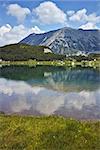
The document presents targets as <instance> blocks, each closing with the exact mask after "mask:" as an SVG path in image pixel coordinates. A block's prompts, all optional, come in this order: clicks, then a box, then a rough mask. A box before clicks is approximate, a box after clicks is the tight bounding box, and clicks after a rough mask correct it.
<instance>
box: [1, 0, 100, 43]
mask: <svg viewBox="0 0 100 150" xmlns="http://www.w3.org/2000/svg"><path fill="white" fill-rule="evenodd" d="M64 26H68V27H72V28H76V29H77V28H83V29H99V28H100V1H99V0H84V1H82V0H77V1H76V0H69V1H68V0H51V1H50V0H48V1H46V0H16V1H14V0H5V1H4V0H1V1H0V45H5V44H9V43H15V42H18V41H20V40H21V39H22V38H24V37H25V36H27V35H28V34H30V33H33V32H35V33H41V32H47V31H50V30H54V29H58V28H62V27H64ZM7 41H8V42H7Z"/></svg>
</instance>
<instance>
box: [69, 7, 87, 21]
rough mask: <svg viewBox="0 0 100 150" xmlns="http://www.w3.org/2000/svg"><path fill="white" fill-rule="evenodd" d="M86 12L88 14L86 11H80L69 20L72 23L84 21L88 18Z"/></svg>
mask: <svg viewBox="0 0 100 150" xmlns="http://www.w3.org/2000/svg"><path fill="white" fill-rule="evenodd" d="M86 12H87V10H86V9H81V10H78V11H77V12H75V13H73V14H72V16H71V17H70V18H69V20H70V21H84V20H86V18H87V15H86Z"/></svg>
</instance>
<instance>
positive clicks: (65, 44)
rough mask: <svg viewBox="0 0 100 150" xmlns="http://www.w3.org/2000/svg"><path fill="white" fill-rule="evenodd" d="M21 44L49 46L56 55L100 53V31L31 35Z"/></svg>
mask: <svg viewBox="0 0 100 150" xmlns="http://www.w3.org/2000/svg"><path fill="white" fill-rule="evenodd" d="M20 43H26V44H29V45H44V46H48V47H49V48H50V49H52V51H53V52H54V53H58V54H72V53H75V54H76V53H80V52H81V53H98V52H99V53H100V30H83V29H77V30H76V29H72V28H67V27H65V28H61V29H58V30H54V31H50V32H47V33H42V34H35V33H33V34H30V35H29V36H28V37H26V38H24V39H23V40H22V41H20Z"/></svg>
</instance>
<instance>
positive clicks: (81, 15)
mask: <svg viewBox="0 0 100 150" xmlns="http://www.w3.org/2000/svg"><path fill="white" fill-rule="evenodd" d="M71 12H72V11H71ZM69 20H70V21H79V22H92V23H99V22H100V16H97V15H96V13H92V14H89V15H88V14H87V10H86V9H85V8H84V9H81V10H78V11H77V12H74V11H73V13H72V14H71V16H70V17H69Z"/></svg>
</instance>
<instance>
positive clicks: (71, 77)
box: [0, 66, 100, 119]
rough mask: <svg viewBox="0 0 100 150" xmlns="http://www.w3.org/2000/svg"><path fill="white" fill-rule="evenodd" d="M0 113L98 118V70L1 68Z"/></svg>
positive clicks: (99, 109) (46, 67) (99, 85)
mask: <svg viewBox="0 0 100 150" xmlns="http://www.w3.org/2000/svg"><path fill="white" fill-rule="evenodd" d="M0 112H4V113H6V114H22V115H62V116H65V117H72V118H73V117H74V118H77V119H100V70H99V69H93V68H81V67H77V68H64V67H54V66H37V67H28V66H4V67H1V68H0Z"/></svg>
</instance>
